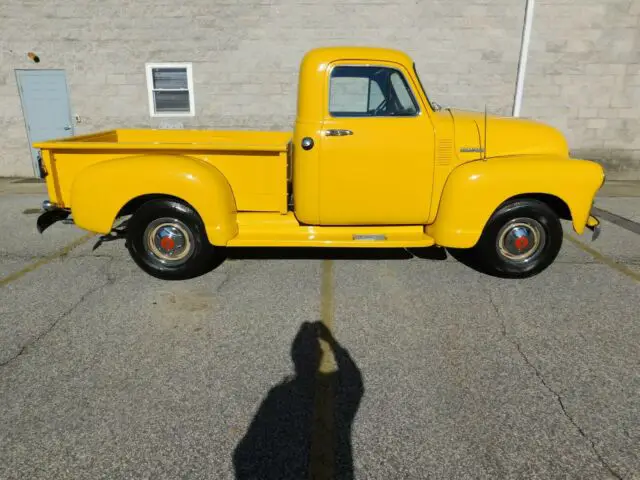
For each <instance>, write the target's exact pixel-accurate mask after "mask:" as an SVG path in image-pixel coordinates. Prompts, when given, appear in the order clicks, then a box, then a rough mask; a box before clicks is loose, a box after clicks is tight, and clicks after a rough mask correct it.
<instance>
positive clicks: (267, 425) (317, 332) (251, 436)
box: [233, 322, 364, 480]
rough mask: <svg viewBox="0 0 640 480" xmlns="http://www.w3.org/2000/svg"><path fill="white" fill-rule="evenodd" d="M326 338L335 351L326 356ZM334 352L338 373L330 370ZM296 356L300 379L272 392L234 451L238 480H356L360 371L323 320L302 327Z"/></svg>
mask: <svg viewBox="0 0 640 480" xmlns="http://www.w3.org/2000/svg"><path fill="white" fill-rule="evenodd" d="M321 340H322V341H323V342H326V344H327V345H328V349H329V350H327V351H325V352H323V349H322V347H321V343H320V341H321ZM329 351H330V352H331V353H332V354H333V358H334V359H335V366H336V369H335V371H332V372H326V371H325V370H326V368H324V365H325V364H326V363H327V362H326V358H325V359H324V361H323V355H327V353H328V352H329ZM291 357H292V360H293V364H294V367H295V374H294V376H293V377H291V378H286V379H285V380H284V381H283V382H281V383H279V384H277V385H276V386H274V387H273V388H272V389H271V390H270V391H269V393H268V394H267V396H266V397H265V399H264V400H263V402H262V404H261V405H260V407H259V409H258V411H257V413H256V415H255V417H254V419H253V421H252V423H251V425H250V426H249V428H248V430H247V432H246V434H245V436H244V437H243V438H242V440H241V441H240V442H239V444H238V446H237V447H236V450H235V451H234V454H233V464H234V469H235V473H236V478H237V479H242V480H246V479H265V480H267V479H276V478H277V479H281V480H284V479H296V480H302V479H306V478H315V479H324V478H327V479H329V478H332V479H333V478H336V479H352V478H353V456H352V455H353V454H352V445H351V429H352V425H353V420H354V418H355V415H356V412H357V410H358V407H359V405H360V401H361V399H362V396H363V394H364V387H363V383H362V375H361V373H360V370H359V369H358V367H357V366H356V364H355V363H354V361H353V360H352V358H351V356H350V355H349V353H348V352H347V350H345V349H344V348H343V347H342V346H341V345H340V344H339V343H338V342H337V341H336V340H335V338H334V337H333V335H332V334H331V332H330V331H329V329H328V328H327V327H326V326H325V325H324V324H323V323H321V322H315V323H306V322H305V323H304V324H302V326H301V327H300V329H299V330H298V333H297V334H296V337H295V339H294V341H293V344H292V346H291ZM321 365H322V368H321Z"/></svg>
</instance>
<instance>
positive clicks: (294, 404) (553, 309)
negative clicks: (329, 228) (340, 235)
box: [0, 185, 640, 480]
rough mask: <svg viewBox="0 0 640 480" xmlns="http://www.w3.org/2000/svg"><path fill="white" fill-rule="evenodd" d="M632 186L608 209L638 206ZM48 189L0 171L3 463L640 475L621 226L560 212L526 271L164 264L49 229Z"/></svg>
mask: <svg viewBox="0 0 640 480" xmlns="http://www.w3.org/2000/svg"><path fill="white" fill-rule="evenodd" d="M629 191H631V192H633V191H634V190H633V189H630V190H625V191H624V194H623V195H615V192H612V194H611V195H607V196H602V197H600V198H598V200H597V201H596V206H597V207H599V208H601V209H604V210H605V211H608V212H611V213H614V214H616V215H618V216H622V217H624V218H627V219H632V220H635V221H636V222H637V221H640V220H639V219H638V215H640V198H639V197H640V190H635V191H638V195H635V196H632V194H631V193H629ZM44 198H45V197H44V195H43V193H42V192H41V191H39V190H38V186H33V185H31V186H28V187H25V189H20V188H19V187H15V186H13V187H11V188H8V187H6V186H5V187H2V185H0V218H1V219H2V225H3V227H4V228H3V237H2V240H1V241H0V300H1V301H0V365H1V366H0V478H2V479H18V478H20V479H22V478H28V479H35V478H43V479H44V478H46V479H52V478H55V479H63V478H74V479H76V478H77V479H85V478H86V479H97V478H154V479H156V478H167V479H176V478H181V479H182V478H184V479H187V478H188V479H191V478H193V479H195V478H207V479H233V478H301V477H302V473H301V472H303V471H304V469H305V467H306V466H308V465H310V469H311V470H312V471H313V472H314V473H315V478H351V474H352V473H353V475H355V478H358V479H385V480H387V479H405V478H406V479H420V478H438V479H440V478H442V479H453V478H455V479H465V478H474V479H478V478H518V479H521V478H544V479H549V478H576V479H591V478H594V479H606V478H624V479H637V478H640V421H639V418H640V321H639V320H640V314H639V310H640V288H639V287H640V235H638V234H637V233H634V232H632V231H630V230H629V229H627V228H623V227H622V226H619V225H617V224H615V223H612V222H611V221H608V220H604V222H603V223H604V229H603V233H602V235H601V237H600V238H599V239H598V240H597V241H596V242H594V243H591V242H590V236H589V235H588V234H585V235H584V236H582V237H578V236H577V235H575V234H574V233H573V232H572V231H571V227H570V225H569V224H568V223H565V225H564V226H565V232H566V235H567V239H566V241H565V242H564V246H563V249H562V252H561V254H560V256H559V258H558V260H557V261H556V263H555V264H554V265H553V266H552V267H550V268H549V269H548V270H547V271H545V272H543V273H542V274H540V275H538V276H536V277H534V278H531V279H528V280H503V279H497V278H493V277H489V276H486V275H483V274H481V273H478V272H476V271H474V270H473V269H471V268H469V267H468V266H466V265H463V264H461V263H459V262H458V261H457V260H456V259H455V258H453V257H451V255H449V254H448V253H447V252H446V251H444V250H442V251H441V250H431V249H427V250H424V251H416V252H412V253H408V252H406V251H403V250H400V251H396V250H393V251H384V250H383V251H366V252H364V251H344V250H339V251H333V250H328V251H325V250H322V251H319V250H312V251H306V250H305V251H295V252H291V251H284V250H274V251H262V250H257V251H246V250H242V251H239V252H238V253H237V254H235V255H233V256H232V257H231V258H229V259H228V260H227V261H225V262H224V263H223V264H222V265H220V266H219V267H218V268H217V269H216V270H214V271H213V272H211V273H209V274H207V275H205V276H202V277H200V278H197V279H193V280H189V281H183V282H163V281H161V280H156V279H154V278H152V277H150V276H148V275H146V274H144V273H143V272H142V271H141V270H139V269H138V268H137V267H136V266H135V264H134V263H133V261H132V260H130V258H129V256H128V254H127V252H126V250H125V248H124V245H123V242H122V241H116V242H111V243H106V244H103V245H102V246H101V247H100V248H98V249H97V250H95V251H92V247H93V244H94V243H95V240H96V238H95V237H91V238H89V237H87V236H86V232H84V231H81V230H79V229H77V228H76V227H74V226H72V225H61V224H57V225H54V226H53V227H51V229H50V230H48V231H47V232H46V233H45V234H44V235H40V234H38V233H37V231H36V229H35V220H36V216H37V213H35V210H37V209H38V207H39V205H40V203H41V201H42V200H43V199H44ZM307 322H308V323H307ZM314 322H323V324H324V325H326V326H327V327H328V331H325V330H324V329H323V328H322V327H318V326H317V324H315V323H314ZM318 337H320V338H321V339H322V341H321V342H320V343H319V342H318V340H317V339H318ZM318 345H320V347H321V352H324V355H323V356H322V355H321V353H320V352H319V351H317V348H318ZM319 365H320V367H321V368H320V370H321V371H322V372H323V373H322V375H320V376H316V375H314V374H313V372H315V371H316V370H317V369H318V366H319ZM296 372H297V374H296ZM283 472H288V473H283Z"/></svg>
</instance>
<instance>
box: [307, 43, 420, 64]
mask: <svg viewBox="0 0 640 480" xmlns="http://www.w3.org/2000/svg"><path fill="white" fill-rule="evenodd" d="M305 60H307V61H308V62H310V63H317V64H327V63H331V62H334V61H336V60H380V61H384V62H394V63H400V64H403V65H407V66H411V65H413V60H412V59H411V57H409V55H407V54H406V53H404V52H402V51H400V50H395V49H392V48H382V47H358V46H334V47H320V48H314V49H312V50H309V51H308V52H307V54H306V55H305Z"/></svg>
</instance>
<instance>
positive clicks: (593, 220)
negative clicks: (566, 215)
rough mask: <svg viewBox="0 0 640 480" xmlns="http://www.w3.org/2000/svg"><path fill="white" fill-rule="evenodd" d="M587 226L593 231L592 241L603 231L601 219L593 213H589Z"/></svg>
mask: <svg viewBox="0 0 640 480" xmlns="http://www.w3.org/2000/svg"><path fill="white" fill-rule="evenodd" d="M587 228H588V229H589V230H591V231H592V232H593V234H592V235H591V241H592V242H594V241H596V240H597V239H598V237H599V236H600V233H601V232H602V225H601V223H600V220H599V219H598V218H597V217H595V216H593V215H589V218H588V219H587Z"/></svg>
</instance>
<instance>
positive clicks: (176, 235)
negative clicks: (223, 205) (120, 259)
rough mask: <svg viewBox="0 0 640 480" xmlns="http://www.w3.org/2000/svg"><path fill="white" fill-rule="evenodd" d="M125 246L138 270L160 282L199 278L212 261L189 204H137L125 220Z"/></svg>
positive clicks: (211, 250) (201, 226)
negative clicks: (131, 214) (127, 220)
mask: <svg viewBox="0 0 640 480" xmlns="http://www.w3.org/2000/svg"><path fill="white" fill-rule="evenodd" d="M154 231H155V232H156V234H155V235H154ZM167 239H168V240H167ZM126 245H127V249H128V250H129V254H130V255H131V257H132V258H133V260H134V261H135V262H136V264H137V265H138V266H139V267H140V268H141V269H142V270H144V271H145V272H147V273H148V274H150V275H152V276H154V277H156V278H160V279H162V280H184V279H188V278H193V277H196V276H199V275H202V274H203V273H206V272H207V271H209V270H210V269H211V268H212V267H213V264H214V261H215V259H216V253H215V252H214V247H213V246H212V245H211V244H210V243H209V240H208V238H207V234H206V231H205V228H204V224H203V222H202V219H201V218H200V216H199V215H198V214H197V212H196V211H195V210H194V209H193V208H191V207H190V206H189V205H187V204H185V203H182V202H180V201H177V200H172V199H157V200H150V201H148V202H146V203H144V204H143V205H141V206H140V208H138V209H137V210H136V211H135V212H134V214H133V216H132V217H131V218H130V219H129V222H128V225H127V242H126Z"/></svg>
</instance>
